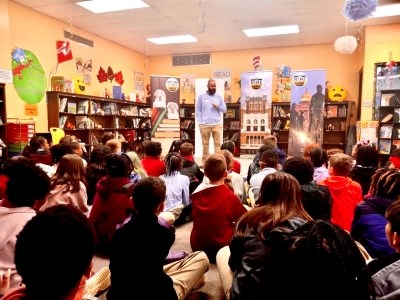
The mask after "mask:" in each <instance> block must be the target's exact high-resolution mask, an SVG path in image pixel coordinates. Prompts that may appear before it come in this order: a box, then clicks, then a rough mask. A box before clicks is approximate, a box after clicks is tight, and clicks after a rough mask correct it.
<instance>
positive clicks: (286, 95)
mask: <svg viewBox="0 0 400 300" xmlns="http://www.w3.org/2000/svg"><path fill="white" fill-rule="evenodd" d="M272 91H273V93H272V102H290V96H291V92H292V85H291V83H290V68H289V67H288V66H285V65H278V66H277V67H276V68H275V69H274V76H273V78H272Z"/></svg>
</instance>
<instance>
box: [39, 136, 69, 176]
mask: <svg viewBox="0 0 400 300" xmlns="http://www.w3.org/2000/svg"><path fill="white" fill-rule="evenodd" d="M50 153H51V162H52V163H51V165H50V166H49V165H46V164H42V163H37V165H38V166H39V167H40V168H41V169H42V170H43V171H45V172H46V173H47V175H48V176H49V177H51V176H53V175H54V174H55V173H56V170H57V166H58V163H59V162H60V160H61V158H62V157H63V156H64V155H65V154H73V153H74V151H73V149H72V147H71V146H70V145H69V144H61V143H58V144H55V145H52V146H51V147H50Z"/></svg>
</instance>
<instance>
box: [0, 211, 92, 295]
mask: <svg viewBox="0 0 400 300" xmlns="http://www.w3.org/2000/svg"><path fill="white" fill-rule="evenodd" d="M93 251H94V234H93V229H92V227H91V226H90V223H89V222H88V219H87V218H86V216H85V215H84V214H82V212H81V211H79V210H78V209H76V208H74V207H72V206H70V205H56V206H52V207H50V208H48V209H46V210H45V211H42V212H38V214H37V215H36V216H33V217H32V218H31V219H30V220H29V221H28V222H27V223H26V224H25V226H24V227H23V229H22V230H21V232H20V233H19V234H18V237H17V241H16V245H15V265H16V268H17V271H18V273H19V274H20V275H21V277H22V282H23V285H22V286H20V287H18V288H16V289H12V290H10V291H9V293H8V294H6V295H5V296H4V297H3V298H2V299H4V300H6V299H7V300H24V299H48V300H50V299H52V300H75V299H82V296H83V294H84V290H85V288H84V287H85V280H86V278H87V277H89V276H90V272H91V267H92V259H93ZM91 296H93V295H91Z"/></svg>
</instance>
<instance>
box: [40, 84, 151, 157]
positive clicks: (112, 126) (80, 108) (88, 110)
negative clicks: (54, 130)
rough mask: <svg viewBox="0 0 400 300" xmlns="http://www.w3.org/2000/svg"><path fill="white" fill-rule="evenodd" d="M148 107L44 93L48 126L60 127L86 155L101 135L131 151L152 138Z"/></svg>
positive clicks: (132, 103) (97, 98) (103, 99)
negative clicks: (107, 134) (116, 139)
mask: <svg viewBox="0 0 400 300" xmlns="http://www.w3.org/2000/svg"><path fill="white" fill-rule="evenodd" d="M150 109H151V105H150V104H147V103H139V102H131V101H123V100H119V99H112V98H103V97H96V96H87V95H80V94H71V93H64V92H55V91H51V92H47V116H48V126H49V128H50V127H59V128H61V129H63V130H64V131H65V134H71V135H75V136H76V137H77V138H78V139H80V140H81V141H82V142H84V143H85V144H86V147H87V148H88V151H90V149H91V146H93V145H96V144H98V143H99V141H100V137H101V136H102V135H103V134H104V132H110V131H111V132H113V133H114V134H115V136H116V137H124V139H125V140H126V141H127V142H128V143H130V144H131V145H132V146H133V147H134V149H137V147H138V145H139V144H140V143H141V142H142V141H143V140H144V139H145V138H151V115H150Z"/></svg>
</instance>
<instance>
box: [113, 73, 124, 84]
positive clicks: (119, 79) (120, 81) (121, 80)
mask: <svg viewBox="0 0 400 300" xmlns="http://www.w3.org/2000/svg"><path fill="white" fill-rule="evenodd" d="M114 78H115V81H116V82H117V83H118V84H119V85H123V84H124V77H123V76H122V72H121V71H119V72H117V73H115V76H114Z"/></svg>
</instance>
